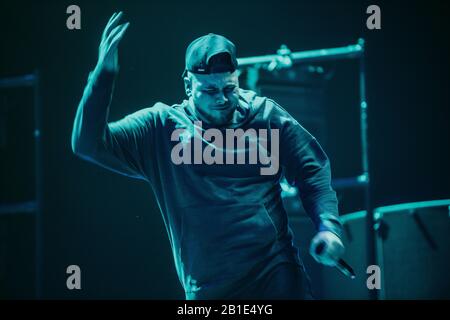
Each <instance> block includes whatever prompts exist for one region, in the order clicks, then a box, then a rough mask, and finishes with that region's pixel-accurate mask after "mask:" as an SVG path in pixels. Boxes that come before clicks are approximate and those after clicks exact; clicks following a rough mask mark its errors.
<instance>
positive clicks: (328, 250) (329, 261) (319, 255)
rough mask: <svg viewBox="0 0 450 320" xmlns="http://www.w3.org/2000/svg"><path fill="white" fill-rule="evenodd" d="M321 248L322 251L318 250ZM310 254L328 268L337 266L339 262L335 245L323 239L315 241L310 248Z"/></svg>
mask: <svg viewBox="0 0 450 320" xmlns="http://www.w3.org/2000/svg"><path fill="white" fill-rule="evenodd" d="M319 246H323V248H322V250H317V248H318V247H319ZM318 251H319V252H318ZM310 254H311V256H312V257H313V258H314V259H315V260H316V261H317V262H319V263H322V264H324V265H327V266H334V265H336V263H337V260H338V257H337V256H338V255H337V248H336V246H335V244H334V243H333V242H331V243H329V242H327V241H324V240H322V239H313V241H312V243H311V247H310Z"/></svg>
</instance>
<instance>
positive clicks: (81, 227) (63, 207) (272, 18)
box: [0, 0, 450, 299]
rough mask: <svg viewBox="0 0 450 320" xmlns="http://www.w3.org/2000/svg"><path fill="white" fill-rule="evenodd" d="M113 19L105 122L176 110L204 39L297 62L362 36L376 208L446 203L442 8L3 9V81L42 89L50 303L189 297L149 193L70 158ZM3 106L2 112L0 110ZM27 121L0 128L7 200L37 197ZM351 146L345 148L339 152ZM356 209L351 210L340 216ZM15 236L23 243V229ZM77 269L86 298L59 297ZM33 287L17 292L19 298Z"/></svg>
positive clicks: (346, 128)
mask: <svg viewBox="0 0 450 320" xmlns="http://www.w3.org/2000/svg"><path fill="white" fill-rule="evenodd" d="M71 4H77V5H78V6H80V8H81V26H82V29H81V30H68V29H67V28H66V19H67V17H68V15H67V14H66V8H67V7H68V6H69V5H71ZM370 4H377V5H379V6H380V8H381V24H382V29H381V30H373V31H371V30H368V29H367V28H366V19H367V16H368V15H367V14H366V8H367V6H368V5H370ZM117 10H122V11H124V13H125V20H126V21H130V22H131V25H130V27H129V29H128V31H127V34H126V36H125V38H124V39H123V40H122V43H121V45H120V64H121V70H120V74H119V77H118V79H117V82H116V90H115V94H114V100H113V103H112V107H111V114H110V119H111V120H116V119H119V118H121V117H123V116H124V115H126V114H128V113H131V112H133V111H135V110H137V109H140V108H142V107H146V106H150V105H152V104H153V103H155V102H156V101H164V102H166V103H168V104H172V103H176V102H179V101H180V100H181V99H183V98H184V90H183V84H182V81H181V78H180V74H181V72H182V70H183V68H184V52H185V48H186V46H187V45H188V44H189V42H190V41H192V40H193V39H194V38H196V37H198V36H200V35H203V34H205V33H208V32H215V33H219V34H223V35H225V36H227V37H228V38H230V39H231V40H232V41H233V42H234V43H235V44H236V45H237V48H238V56H239V57H247V56H257V55H263V54H272V53H274V52H275V51H276V50H277V49H278V48H279V46H280V45H281V44H282V43H285V44H287V45H288V46H289V47H290V48H291V50H293V51H302V50H310V49H321V48H331V47H338V46H344V45H348V44H354V43H356V41H357V39H358V38H360V37H363V38H364V39H366V41H367V96H368V104H369V110H370V111H369V112H370V116H369V141H370V161H371V170H372V183H373V200H374V206H384V205H389V204H396V203H404V202H413V201H425V200H434V199H444V198H449V196H450V184H449V181H448V180H449V173H450V172H449V171H450V169H449V163H450V156H449V151H448V149H449V136H450V135H449V127H448V119H449V92H448V88H449V73H448V71H449V60H448V57H449V56H450V52H449V44H448V38H449V37H448V33H447V32H446V28H447V24H448V20H449V19H448V13H449V6H448V4H445V2H444V1H422V2H419V1H389V2H380V1H375V2H368V1H293V0H292V1H284V0H277V1H234V0H233V1H230V0H229V1H224V2H221V1H192V2H190V1H173V0H166V1H154V2H149V1H34V2H24V1H2V2H1V5H0V23H1V26H0V30H2V31H1V41H2V50H1V53H0V54H1V56H0V77H10V76H15V75H20V74H25V73H31V72H33V70H35V69H36V68H38V69H39V70H40V72H41V76H42V83H41V85H42V91H41V93H42V96H41V101H42V107H43V132H42V134H43V136H42V137H43V142H44V144H43V146H44V154H43V160H44V190H43V191H44V210H43V217H44V221H43V222H44V224H43V228H44V229H43V230H44V239H43V240H44V288H43V289H44V291H43V294H44V297H46V298H151V299H173V298H184V293H183V291H182V289H181V285H180V283H179V281H178V279H177V276H176V273H175V267H174V264H173V260H172V255H171V251H170V246H169V241H168V239H167V236H166V233H165V228H164V224H163V222H162V219H161V217H160V213H159V209H158V206H157V203H156V201H155V198H154V196H153V194H152V191H151V189H150V188H149V187H148V186H147V185H146V184H145V183H143V182H140V181H137V180H131V179H128V178H126V177H122V176H119V175H117V174H113V173H110V172H108V171H106V170H104V169H101V168H99V167H96V166H94V165H92V164H89V163H87V162H84V161H81V160H80V159H78V158H76V157H75V156H74V155H73V154H72V152H71V147H70V136H71V130H72V123H73V118H74V114H75V110H76V107H77V104H78V101H79V99H80V98H81V95H82V91H83V87H84V85H85V83H86V80H87V76H88V73H89V71H90V70H92V69H93V68H94V66H95V63H96V58H97V48H98V44H99V40H100V36H101V32H102V30H103V28H104V26H105V24H106V22H107V21H108V19H109V17H110V15H111V14H112V13H113V12H114V11H117ZM339 70H340V73H339V74H338V75H337V76H336V79H335V80H336V81H335V83H334V87H333V89H332V91H331V92H332V93H333V94H334V95H335V101H336V105H335V106H332V107H333V110H334V111H333V113H332V114H333V119H334V121H335V122H334V123H335V126H336V124H341V127H339V126H336V129H337V132H338V133H337V135H336V142H335V143H330V145H331V147H330V149H329V153H330V158H331V159H332V165H333V168H334V169H335V170H334V174H336V175H340V174H341V173H342V174H343V175H345V174H346V173H347V171H348V168H349V167H354V168H355V172H354V173H355V174H356V173H358V172H359V170H360V168H359V167H357V164H358V163H359V162H358V161H359V160H355V159H357V154H358V152H355V150H359V145H358V143H359V140H358V139H359V136H358V130H359V127H358V123H357V122H354V121H353V120H354V119H357V117H356V118H355V112H357V110H358V109H357V105H355V106H354V107H353V110H352V109H351V108H350V109H349V108H348V106H345V101H357V100H358V95H357V94H358V91H357V88H356V87H355V88H351V86H350V87H349V84H353V83H354V77H355V75H354V74H353V73H352V71H351V70H354V68H353V69H352V67H351V66H350V67H349V69H348V70H347V71H346V69H345V68H342V69H339ZM346 79H348V81H346ZM352 79H353V80H352ZM11 95H16V96H18V97H19V98H20V99H24V101H25V100H26V99H29V98H27V96H26V94H25V93H21V91H15V93H11V94H10V98H8V101H11V100H14V99H13V98H11ZM346 99H350V100H346ZM6 104H7V103H6V102H5V101H4V100H3V102H2V105H1V106H2V108H6V107H5V106H6ZM27 106H29V109H27V108H28V107H27ZM346 107H347V108H346ZM21 108H22V109H21V110H20V111H19V110H11V109H8V110H10V111H8V112H5V111H4V110H3V111H2V112H3V113H1V114H0V115H1V116H2V117H3V121H2V122H0V126H1V125H3V126H7V127H8V130H9V131H11V130H12V131H11V132H14V133H13V134H8V135H6V136H4V137H2V140H1V142H2V144H1V150H0V152H1V159H0V161H1V165H0V167H1V168H2V171H1V173H2V176H1V177H0V179H1V180H3V181H2V184H1V186H2V189H1V191H0V192H1V194H2V201H8V200H11V201H15V200H18V198H20V196H19V193H21V192H22V193H21V194H23V195H32V193H33V191H32V190H33V183H32V181H33V178H34V176H33V174H34V173H33V170H31V169H27V168H28V167H27V163H28V165H31V164H32V160H33V159H32V152H30V150H31V149H30V148H32V144H31V142H30V141H32V140H31V139H29V138H30V137H31V134H32V131H30V127H31V126H30V125H26V124H27V123H28V124H32V122H31V121H32V120H30V119H32V116H33V113H32V109H31V104H22V105H21ZM5 114H6V115H8V117H7V120H6V121H4V120H5ZM356 115H357V113H356ZM349 119H351V120H352V121H349ZM351 123H353V124H351ZM339 128H341V129H340V130H339ZM4 131H5V130H4ZM345 134H347V135H349V136H351V137H353V140H352V139H350V140H347V141H346V142H345V141H341V140H342V139H343V137H344V136H345ZM27 141H28V142H27ZM327 151H328V150H327ZM343 155H345V156H343ZM354 155H355V156H354ZM346 157H348V159H347V158H346ZM349 163H350V164H352V165H350V166H349ZM14 175H17V176H16V178H17V179H16V178H14ZM5 177H6V178H8V181H7V179H6V178H5ZM21 181H22V182H21ZM20 183H21V184H23V186H22V187H21V188H19V187H18V186H19V184H20ZM173 183H174V188H176V181H174V182H173ZM19 189H20V190H19ZM24 190H25V191H24ZM24 197H25V196H24ZM16 198H17V199H16ZM19 200H23V199H19ZM358 209H361V208H359V207H358V206H354V207H352V206H351V205H349V206H348V208H344V209H343V212H342V213H343V214H345V213H346V212H348V211H350V210H352V211H353V210H358ZM2 219H3V217H2ZM30 230H32V228H30ZM30 230H28V231H30ZM16 231H17V232H18V233H19V234H20V233H22V234H23V237H25V238H26V237H27V235H26V234H25V233H27V232H28V231H27V229H24V230H16ZM30 232H31V231H30ZM28 237H29V235H28ZM31 239H32V237H31ZM17 255H19V253H17ZM0 263H1V261H0ZM71 264H76V265H79V266H80V267H81V270H82V290H78V291H77V290H74V291H69V290H67V289H66V277H67V275H66V273H65V271H66V267H67V266H68V265H71ZM32 287H33V285H32V284H28V285H27V284H23V283H22V284H21V285H20V286H18V287H17V288H16V289H19V290H23V291H24V292H25V291H27V290H28V291H30V288H32ZM31 290H32V289H31Z"/></svg>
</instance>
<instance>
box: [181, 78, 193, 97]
mask: <svg viewBox="0 0 450 320" xmlns="http://www.w3.org/2000/svg"><path fill="white" fill-rule="evenodd" d="M183 81H184V91H185V92H186V95H187V96H188V97H191V95H192V79H190V78H189V77H184V78H183Z"/></svg>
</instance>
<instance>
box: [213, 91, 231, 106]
mask: <svg viewBox="0 0 450 320" xmlns="http://www.w3.org/2000/svg"><path fill="white" fill-rule="evenodd" d="M227 102H228V98H227V96H226V95H224V94H223V93H218V94H217V96H216V104H219V105H221V104H225V103H227Z"/></svg>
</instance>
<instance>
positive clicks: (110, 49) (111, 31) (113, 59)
mask: <svg viewBox="0 0 450 320" xmlns="http://www.w3.org/2000/svg"><path fill="white" fill-rule="evenodd" d="M122 15H123V12H122V11H120V12H119V13H116V12H114V14H113V15H112V16H111V18H110V19H109V21H108V24H107V25H106V27H105V30H104V31H103V34H102V40H101V42H100V47H99V50H98V62H97V66H98V67H100V68H105V69H106V70H108V71H112V72H115V71H119V53H118V52H119V50H118V45H119V42H120V40H122V38H123V36H124V34H125V32H126V31H127V28H128V26H129V25H130V23H129V22H127V23H124V24H119V21H120V19H121V18H122Z"/></svg>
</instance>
